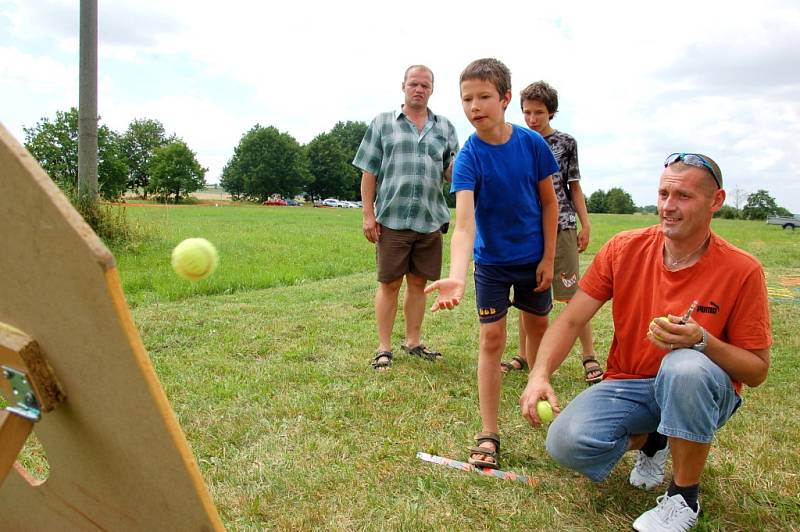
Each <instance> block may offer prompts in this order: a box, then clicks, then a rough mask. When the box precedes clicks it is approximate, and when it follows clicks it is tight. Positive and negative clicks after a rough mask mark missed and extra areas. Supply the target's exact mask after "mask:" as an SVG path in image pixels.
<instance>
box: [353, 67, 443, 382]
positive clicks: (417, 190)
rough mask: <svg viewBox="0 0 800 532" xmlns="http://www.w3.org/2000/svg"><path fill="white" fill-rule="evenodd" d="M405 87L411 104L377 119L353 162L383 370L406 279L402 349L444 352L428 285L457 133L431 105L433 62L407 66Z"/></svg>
mask: <svg viewBox="0 0 800 532" xmlns="http://www.w3.org/2000/svg"><path fill="white" fill-rule="evenodd" d="M402 89H403V94H404V95H405V103H404V104H403V105H402V106H401V108H400V109H399V110H396V111H390V112H387V113H381V114H379V115H378V116H376V117H375V118H374V119H373V120H372V123H371V124H370V126H369V128H368V129H367V132H366V134H365V135H364V139H363V140H362V141H361V145H360V146H359V148H358V153H356V156H355V159H354V160H353V164H354V165H355V166H356V167H358V168H359V169H360V170H362V172H363V173H362V177H361V199H362V201H363V204H364V212H363V229H364V237H365V238H366V239H367V240H369V241H370V242H372V243H374V244H376V255H377V263H378V290H377V293H376V295H375V317H376V320H377V323H378V350H377V352H376V353H375V357H374V358H373V360H372V367H373V368H375V369H376V370H384V369H387V368H388V367H389V366H390V365H391V362H392V356H393V353H392V347H391V335H392V328H393V326H394V320H395V316H396V314H397V297H398V294H399V293H400V286H401V285H402V283H403V277H405V279H406V295H405V301H404V303H403V313H404V316H405V324H406V325H405V326H406V331H405V342H404V344H403V346H402V348H403V350H404V351H405V352H407V353H409V354H413V355H417V356H420V357H422V358H424V359H426V360H436V359H437V358H438V357H440V356H441V353H438V352H436V351H433V350H431V349H429V348H428V347H426V346H425V345H424V344H423V343H422V341H421V329H422V318H423V316H424V315H425V293H424V289H425V284H426V283H427V282H428V281H432V280H436V279H438V278H439V275H440V273H441V267H442V227H443V226H444V225H445V224H447V223H448V221H449V220H450V211H449V209H448V208H447V203H446V202H445V199H444V195H443V193H442V180H443V179H448V180H449V179H450V173H451V172H452V163H453V158H454V156H455V153H456V152H457V151H458V138H457V136H456V130H455V128H454V127H453V124H451V123H450V121H449V120H447V119H446V118H445V117H443V116H440V115H437V114H434V113H433V111H431V110H430V109H428V100H429V99H430V97H431V94H433V72H432V71H431V70H430V69H429V68H428V67H426V66H423V65H412V66H410V67H409V68H408V69H406V72H405V76H404V78H403V84H402Z"/></svg>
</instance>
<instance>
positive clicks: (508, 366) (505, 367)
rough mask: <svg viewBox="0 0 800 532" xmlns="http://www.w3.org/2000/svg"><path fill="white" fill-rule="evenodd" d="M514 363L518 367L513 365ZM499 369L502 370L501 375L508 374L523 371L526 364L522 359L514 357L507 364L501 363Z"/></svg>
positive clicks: (525, 368)
mask: <svg viewBox="0 0 800 532" xmlns="http://www.w3.org/2000/svg"><path fill="white" fill-rule="evenodd" d="M514 362H516V363H517V364H519V367H517V366H515V365H514ZM500 367H501V368H502V371H503V373H508V372H509V371H517V370H518V371H525V370H527V369H528V363H527V362H526V361H525V359H524V358H522V357H521V356H519V355H517V356H515V357H511V360H509V361H508V362H501V363H500Z"/></svg>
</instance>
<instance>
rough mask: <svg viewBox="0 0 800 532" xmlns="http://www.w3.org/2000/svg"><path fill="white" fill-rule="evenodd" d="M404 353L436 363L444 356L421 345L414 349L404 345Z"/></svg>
mask: <svg viewBox="0 0 800 532" xmlns="http://www.w3.org/2000/svg"><path fill="white" fill-rule="evenodd" d="M403 351H405V352H406V353H408V354H409V355H415V356H418V357H420V358H424V359H425V360H430V361H434V360H436V359H437V358H439V357H441V356H442V354H441V353H439V352H438V351H434V350H432V349H428V348H427V347H425V344H419V345H418V346H417V347H414V348H410V347H408V346H405V345H404V346H403Z"/></svg>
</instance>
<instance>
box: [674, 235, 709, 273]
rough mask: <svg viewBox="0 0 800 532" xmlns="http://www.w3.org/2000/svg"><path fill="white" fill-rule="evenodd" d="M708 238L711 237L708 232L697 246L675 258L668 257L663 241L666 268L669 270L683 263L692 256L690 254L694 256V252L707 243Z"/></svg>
mask: <svg viewBox="0 0 800 532" xmlns="http://www.w3.org/2000/svg"><path fill="white" fill-rule="evenodd" d="M710 238H711V234H710V233H709V235H708V236H707V237H706V238H705V239H704V240H703V241H702V242H701V243H700V245H699V246H697V247H696V248H694V249H693V250H692V251H690V252H689V253H687V254H686V255H684V256H683V257H680V258H677V259H670V258H668V256H669V255H670V252H669V250H668V249H667V243H666V242H664V255H665V256H664V258H665V259H666V261H667V268H669V269H670V270H671V269H673V268H675V267H676V266H678V265H679V264H683V263H684V262H686V261H688V260H689V259H690V258H692V256H694V254H695V253H697V252H698V251H700V250H701V249H703V247H704V246H705V245H706V244H707V243H708V240H709V239H710Z"/></svg>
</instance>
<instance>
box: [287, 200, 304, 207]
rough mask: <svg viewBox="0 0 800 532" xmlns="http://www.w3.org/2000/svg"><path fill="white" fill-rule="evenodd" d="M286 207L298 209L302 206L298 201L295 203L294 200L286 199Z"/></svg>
mask: <svg viewBox="0 0 800 532" xmlns="http://www.w3.org/2000/svg"><path fill="white" fill-rule="evenodd" d="M286 205H288V206H290V207H300V206H302V205H303V204H302V203H300V202H299V201H297V200H296V199H287V200H286Z"/></svg>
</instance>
